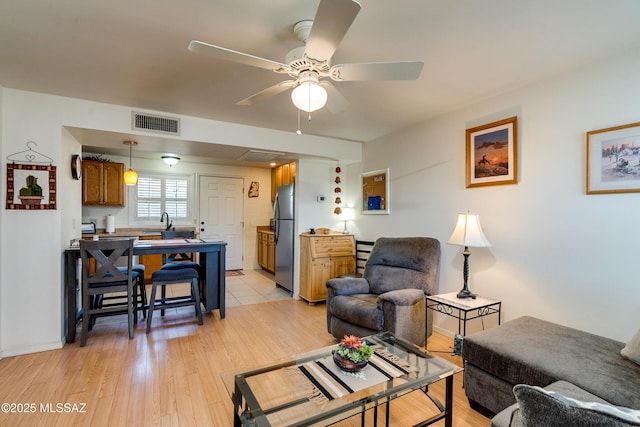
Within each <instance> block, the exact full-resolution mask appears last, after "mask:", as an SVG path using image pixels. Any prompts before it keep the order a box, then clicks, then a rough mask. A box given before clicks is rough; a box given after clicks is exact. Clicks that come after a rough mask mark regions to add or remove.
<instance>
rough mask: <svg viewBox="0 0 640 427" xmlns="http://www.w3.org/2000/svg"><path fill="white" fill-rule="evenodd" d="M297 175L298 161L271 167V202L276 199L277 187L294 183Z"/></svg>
mask: <svg viewBox="0 0 640 427" xmlns="http://www.w3.org/2000/svg"><path fill="white" fill-rule="evenodd" d="M295 177H296V162H291V163H285V164H284V165H280V166H278V167H275V168H273V169H271V202H273V201H274V200H275V199H276V188H278V187H280V186H281V185H287V184H292V183H293V182H294V181H295Z"/></svg>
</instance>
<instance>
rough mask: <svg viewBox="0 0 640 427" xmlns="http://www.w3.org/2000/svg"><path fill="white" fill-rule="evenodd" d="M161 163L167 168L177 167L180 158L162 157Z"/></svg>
mask: <svg viewBox="0 0 640 427" xmlns="http://www.w3.org/2000/svg"><path fill="white" fill-rule="evenodd" d="M162 161H163V162H165V163H166V164H167V165H169V166H174V165H177V164H178V162H179V161H180V157H177V156H162Z"/></svg>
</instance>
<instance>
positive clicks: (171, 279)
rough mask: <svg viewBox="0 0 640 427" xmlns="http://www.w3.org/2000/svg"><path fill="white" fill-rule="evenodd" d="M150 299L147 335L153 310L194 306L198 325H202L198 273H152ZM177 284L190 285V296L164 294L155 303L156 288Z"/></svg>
mask: <svg viewBox="0 0 640 427" xmlns="http://www.w3.org/2000/svg"><path fill="white" fill-rule="evenodd" d="M151 282H152V286H151V298H150V300H149V313H148V315H147V333H149V332H150V331H151V321H152V320H153V312H154V311H155V310H162V312H163V314H164V310H166V309H168V308H174V307H186V306H190V305H194V306H195V308H196V316H197V317H198V324H199V325H202V323H203V322H202V308H201V307H200V288H199V286H198V272H197V271H196V270H194V269H192V268H182V269H180V270H164V269H160V270H157V271H154V272H153V274H152V275H151ZM178 283H191V295H183V296H177V297H166V296H165V295H164V294H163V295H162V296H161V297H160V298H159V300H158V302H156V290H157V288H158V286H161V287H166V285H174V284H178Z"/></svg>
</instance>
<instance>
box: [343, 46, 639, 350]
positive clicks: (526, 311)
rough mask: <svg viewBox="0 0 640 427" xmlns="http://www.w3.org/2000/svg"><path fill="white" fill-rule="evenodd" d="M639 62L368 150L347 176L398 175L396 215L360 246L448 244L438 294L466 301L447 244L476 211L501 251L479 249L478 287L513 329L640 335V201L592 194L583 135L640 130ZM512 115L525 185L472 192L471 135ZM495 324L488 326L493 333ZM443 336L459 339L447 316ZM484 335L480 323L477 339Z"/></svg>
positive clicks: (561, 79) (374, 219)
mask: <svg viewBox="0 0 640 427" xmlns="http://www.w3.org/2000/svg"><path fill="white" fill-rule="evenodd" d="M638 53H640V52H638V51H632V52H629V53H628V54H627V55H624V56H621V57H617V58H612V59H610V60H609V61H605V62H602V63H597V64H592V65H590V66H588V67H585V68H583V69H580V70H577V71H575V72H572V73H570V74H566V75H563V76H557V77H555V78H554V79H551V80H548V81H545V82H541V83H538V84H534V85H531V86H529V87H526V88H523V89H521V90H517V91H513V92H510V93H507V94H503V95H501V96H497V97H495V98H492V99H488V100H486V101H484V102H482V103H479V104H477V105H472V106H468V107H466V108H463V109H460V110H459V111H455V112H452V113H450V114H446V115H444V116H442V117H440V118H437V119H435V120H431V121H429V122H426V123H423V124H420V125H417V126H415V127H412V128H410V129H405V130H403V131H401V132H397V133H395V134H393V135H389V136H387V137H384V138H382V139H380V140H377V141H373V142H369V143H367V144H365V148H364V153H363V162H362V164H355V165H352V166H351V167H350V171H349V174H350V175H357V174H359V173H360V172H363V171H364V172H366V171H370V170H375V169H381V168H386V167H389V168H391V209H392V213H391V215H388V216H366V217H365V216H359V217H358V218H357V220H356V221H357V226H358V229H359V233H360V234H359V236H358V237H359V238H362V239H366V240H375V239H376V238H377V237H380V236H413V235H415V236H418V235H421V236H432V237H436V238H438V239H439V240H440V242H441V243H442V261H441V272H440V290H439V292H440V293H445V292H453V291H458V290H459V289H460V288H461V287H462V263H463V257H462V255H461V254H460V252H461V248H459V247H455V246H451V245H448V244H446V240H447V239H448V237H449V235H450V233H451V231H452V230H453V228H454V225H455V220H456V214H457V213H458V212H465V211H467V210H470V211H471V213H475V214H479V215H480V218H481V221H482V226H483V228H484V231H485V234H486V236H487V238H488V239H489V241H490V242H491V243H492V245H493V246H492V247H490V248H472V249H471V257H470V281H469V285H470V288H471V290H472V291H476V292H478V293H480V294H482V295H484V296H487V297H491V298H495V299H500V300H502V301H503V321H506V320H511V319H514V318H516V317H519V316H522V315H532V316H537V317H540V318H542V319H546V320H549V321H554V322H558V323H562V324H565V325H569V326H572V327H576V328H580V329H583V330H586V331H590V332H593V333H596V334H599V335H605V336H608V337H612V338H615V339H618V340H620V341H627V340H628V339H629V338H630V337H631V336H632V335H633V334H634V333H635V332H636V331H637V329H638V325H639V323H638V313H639V312H640V298H639V296H640V288H639V287H638V274H637V265H638V251H637V243H638V241H639V240H640V221H638V214H639V213H640V194H638V193H628V194H607V195H586V194H585V179H586V178H585V169H586V166H585V162H586V160H585V158H586V135H585V133H586V132H587V131H590V130H595V129H602V128H606V127H610V126H615V125H623V124H628V123H633V122H638V121H639V120H640V115H639V113H638V112H639V111H640V108H639V107H640V98H638V94H639V93H640V79H638V75H640V55H638ZM513 115H517V116H518V126H519V132H518V138H519V161H520V163H519V166H520V169H519V171H520V172H519V179H518V184H517V185H502V186H491V187H481V188H471V189H466V188H465V170H464V168H465V129H467V128H470V127H474V126H477V125H479V124H483V123H489V122H492V121H494V120H499V119H503V118H507V117H510V116H513ZM351 184H352V187H353V186H355V185H356V184H355V182H354V181H353V180H352V181H351ZM493 317H496V316H493ZM474 322H475V323H474ZM494 323H495V321H494V320H492V319H491V318H490V317H487V318H486V321H485V325H486V326H491V325H493V324H494ZM436 326H437V327H439V328H441V330H446V331H448V332H454V331H457V322H455V321H453V320H450V319H449V318H444V316H438V317H437V319H436ZM480 327H481V323H480V321H479V320H476V321H472V322H470V329H468V330H470V331H471V332H473V331H476V330H478V329H480Z"/></svg>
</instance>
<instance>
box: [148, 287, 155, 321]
mask: <svg viewBox="0 0 640 427" xmlns="http://www.w3.org/2000/svg"><path fill="white" fill-rule="evenodd" d="M155 304H156V283H155V282H153V284H152V285H151V299H150V300H149V312H148V313H147V334H148V333H149V332H151V321H152V320H153V311H154V308H155Z"/></svg>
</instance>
